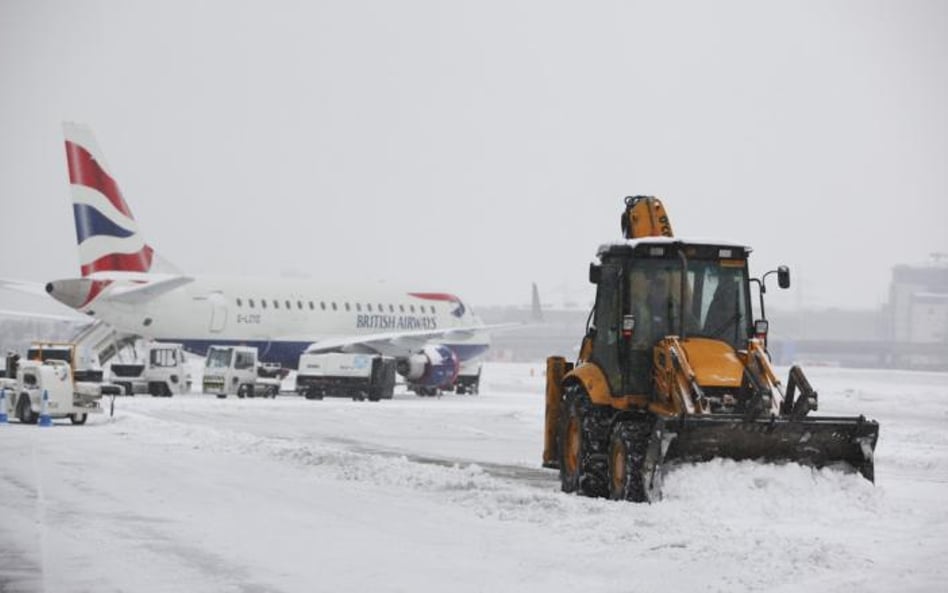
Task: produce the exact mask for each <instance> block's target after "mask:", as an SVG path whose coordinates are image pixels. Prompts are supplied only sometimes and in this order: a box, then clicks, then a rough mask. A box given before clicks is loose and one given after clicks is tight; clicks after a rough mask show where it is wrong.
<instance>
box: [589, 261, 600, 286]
mask: <svg viewBox="0 0 948 593" xmlns="http://www.w3.org/2000/svg"><path fill="white" fill-rule="evenodd" d="M600 279H602V266H600V265H598V264H589V282H590V283H592V284H599V280H600Z"/></svg>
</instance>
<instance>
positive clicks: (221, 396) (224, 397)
mask: <svg viewBox="0 0 948 593" xmlns="http://www.w3.org/2000/svg"><path fill="white" fill-rule="evenodd" d="M226 398H227V394H226V393H218V394H217V399H226Z"/></svg>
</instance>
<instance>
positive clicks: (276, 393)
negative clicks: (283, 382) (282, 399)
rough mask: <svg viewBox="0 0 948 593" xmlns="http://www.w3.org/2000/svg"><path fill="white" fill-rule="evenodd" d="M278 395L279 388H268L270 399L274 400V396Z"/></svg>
mask: <svg viewBox="0 0 948 593" xmlns="http://www.w3.org/2000/svg"><path fill="white" fill-rule="evenodd" d="M278 395H280V388H279V387H271V388H270V399H276V396H278Z"/></svg>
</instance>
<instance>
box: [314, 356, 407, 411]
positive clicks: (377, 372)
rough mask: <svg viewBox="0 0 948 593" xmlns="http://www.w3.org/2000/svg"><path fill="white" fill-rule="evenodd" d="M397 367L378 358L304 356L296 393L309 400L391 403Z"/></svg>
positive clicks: (393, 362)
mask: <svg viewBox="0 0 948 593" xmlns="http://www.w3.org/2000/svg"><path fill="white" fill-rule="evenodd" d="M395 367H396V365H395V359H394V358H391V357H388V356H380V355H378V354H343V353H341V352H328V353H324V354H303V355H302V356H300V363H299V370H298V371H297V373H296V392H297V393H299V394H300V395H304V396H306V399H322V398H323V397H326V396H339V397H351V398H352V399H356V400H362V399H366V398H368V399H369V400H371V401H378V400H380V399H392V394H393V393H394V390H395Z"/></svg>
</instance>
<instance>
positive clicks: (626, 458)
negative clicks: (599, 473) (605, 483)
mask: <svg viewBox="0 0 948 593" xmlns="http://www.w3.org/2000/svg"><path fill="white" fill-rule="evenodd" d="M650 437H651V422H649V421H647V420H644V419H643V420H632V421H629V420H626V421H623V422H618V423H617V424H616V425H615V427H614V428H613V429H612V436H611V438H610V443H609V498H611V499H612V500H630V501H632V502H650V501H651V497H650V489H649V488H648V487H647V483H646V482H647V480H648V476H647V475H646V473H647V472H645V469H644V468H645V458H646V454H647V453H648V444H649V438H650ZM656 496H657V493H656Z"/></svg>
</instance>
